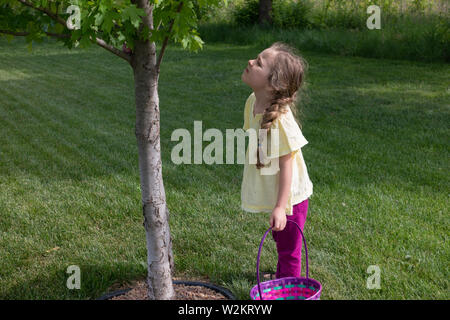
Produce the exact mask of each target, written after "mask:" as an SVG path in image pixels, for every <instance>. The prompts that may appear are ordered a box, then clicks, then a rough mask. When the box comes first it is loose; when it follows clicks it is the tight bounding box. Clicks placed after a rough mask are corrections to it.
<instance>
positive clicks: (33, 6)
mask: <svg viewBox="0 0 450 320" xmlns="http://www.w3.org/2000/svg"><path fill="white" fill-rule="evenodd" d="M17 1H19V2H20V3H22V4H23V5H25V6H27V7H30V8H33V9H35V10H37V11H40V12H42V13H45V14H46V15H48V16H49V17H50V18H52V19H53V20H55V21H56V22H58V23H59V24H62V25H63V26H65V27H66V26H67V25H66V21H64V19H62V18H60V17H59V16H58V14H57V13H56V14H55V13H53V12H51V11H50V10H49V9H46V8H41V7H36V6H35V5H33V4H32V3H30V2H28V1H26V0H17Z"/></svg>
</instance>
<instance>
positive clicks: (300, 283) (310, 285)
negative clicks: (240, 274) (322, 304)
mask: <svg viewBox="0 0 450 320" xmlns="http://www.w3.org/2000/svg"><path fill="white" fill-rule="evenodd" d="M287 221H288V222H292V223H294V224H295V225H296V226H297V228H298V230H299V231H300V234H301V235H302V239H303V244H304V246H305V256H306V278H304V277H299V278H297V277H287V278H281V279H275V280H270V281H265V282H262V283H260V282H259V260H260V258H261V249H262V246H263V243H264V240H265V239H266V236H267V234H268V233H269V231H270V230H271V229H272V228H269V229H267V231H266V233H265V234H264V236H263V237H262V239H261V243H260V245H259V250H258V258H257V260H256V279H257V281H258V284H257V285H256V286H254V287H253V288H252V290H250V298H251V299H252V300H320V293H321V292H322V285H321V284H320V282H319V281H317V280H314V279H312V278H309V265H308V248H307V247H306V240H305V237H304V236H303V232H302V230H301V229H300V226H299V225H298V224H297V223H295V222H294V221H291V220H287Z"/></svg>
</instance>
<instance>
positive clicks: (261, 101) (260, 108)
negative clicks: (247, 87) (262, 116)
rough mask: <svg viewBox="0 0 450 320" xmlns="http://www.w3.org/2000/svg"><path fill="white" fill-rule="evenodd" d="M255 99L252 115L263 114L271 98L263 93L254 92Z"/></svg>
mask: <svg viewBox="0 0 450 320" xmlns="http://www.w3.org/2000/svg"><path fill="white" fill-rule="evenodd" d="M255 97H256V100H255V106H254V113H255V114H258V113H264V110H266V108H267V107H268V106H269V104H270V101H271V98H270V97H269V95H268V93H267V92H265V91H255Z"/></svg>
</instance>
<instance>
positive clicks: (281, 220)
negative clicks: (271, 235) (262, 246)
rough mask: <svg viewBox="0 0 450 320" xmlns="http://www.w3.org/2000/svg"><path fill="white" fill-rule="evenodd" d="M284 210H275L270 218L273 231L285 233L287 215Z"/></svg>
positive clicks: (279, 208)
mask: <svg viewBox="0 0 450 320" xmlns="http://www.w3.org/2000/svg"><path fill="white" fill-rule="evenodd" d="M284 210H285V209H284V208H281V207H275V208H273V211H272V215H271V216H270V226H271V227H272V230H273V231H283V230H284V227H286V222H287V221H286V213H285V211H284Z"/></svg>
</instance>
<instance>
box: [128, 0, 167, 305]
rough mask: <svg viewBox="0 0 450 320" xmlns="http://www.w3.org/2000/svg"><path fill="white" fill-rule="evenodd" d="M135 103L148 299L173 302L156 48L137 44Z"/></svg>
mask: <svg viewBox="0 0 450 320" xmlns="http://www.w3.org/2000/svg"><path fill="white" fill-rule="evenodd" d="M138 3H139V4H138V6H140V7H142V8H144V9H145V10H146V11H147V17H146V19H148V21H144V22H145V23H146V24H147V25H148V26H149V28H150V29H152V28H153V15H152V6H150V5H149V4H148V1H138ZM131 66H132V68H133V74H134V84H135V99H136V128H135V130H136V131H135V134H136V139H137V145H138V153H139V175H140V182H141V193H142V210H143V215H144V227H145V231H146V239H147V264H148V277H147V283H148V287H149V289H148V296H149V299H157V300H167V299H173V298H174V296H175V291H174V289H173V284H172V270H173V258H172V242H171V237H170V227H169V210H168V208H167V205H166V195H165V190H164V184H163V178H162V166H161V148H160V111H159V97H158V79H159V73H158V71H157V70H156V68H155V66H156V45H155V43H154V42H149V41H146V42H143V41H137V42H136V43H135V48H134V51H133V55H132V58H131Z"/></svg>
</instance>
